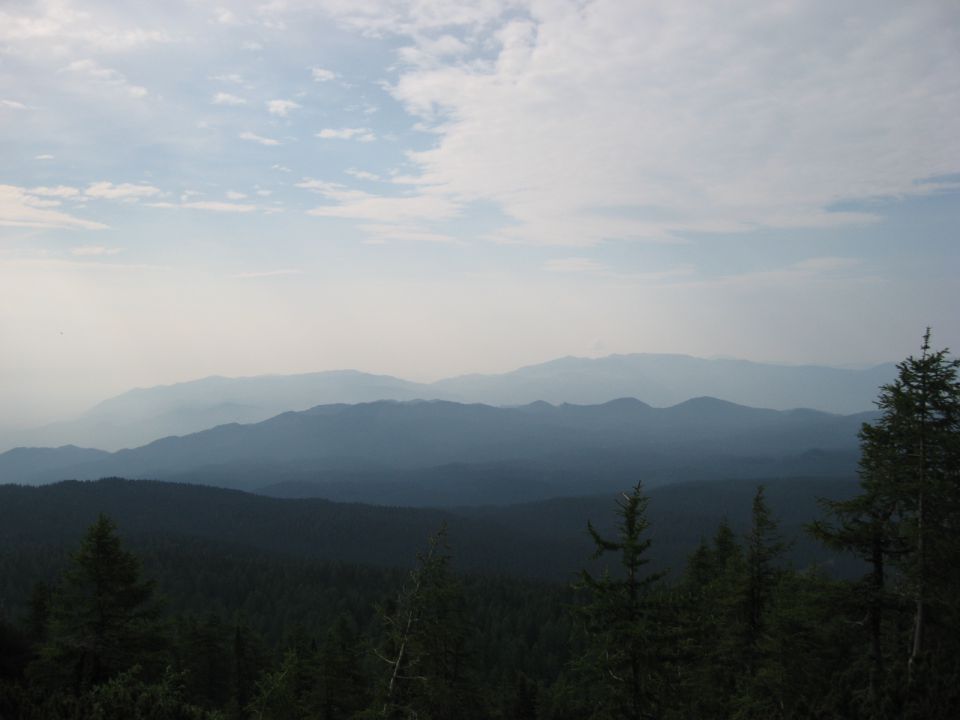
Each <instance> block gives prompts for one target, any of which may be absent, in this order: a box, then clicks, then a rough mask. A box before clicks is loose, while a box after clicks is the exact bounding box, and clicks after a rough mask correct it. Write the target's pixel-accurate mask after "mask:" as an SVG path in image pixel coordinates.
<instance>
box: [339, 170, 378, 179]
mask: <svg viewBox="0 0 960 720" xmlns="http://www.w3.org/2000/svg"><path fill="white" fill-rule="evenodd" d="M344 172H346V173H347V175H350V176H351V177H355V178H356V179H357V180H370V181H375V180H380V176H379V175H377V174H376V173H372V172H368V171H366V170H355V169H354V168H349V169H347V170H345V171H344Z"/></svg>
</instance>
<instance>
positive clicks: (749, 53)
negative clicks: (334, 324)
mask: <svg viewBox="0 0 960 720" xmlns="http://www.w3.org/2000/svg"><path fill="white" fill-rule="evenodd" d="M510 4H511V3H507V2H504V3H499V2H487V3H482V6H480V7H477V8H474V7H466V6H464V4H462V3H459V4H458V3H440V4H439V5H430V6H429V9H428V6H427V5H426V4H420V3H414V4H406V3H387V4H384V3H378V4H376V5H375V6H370V7H362V8H356V7H354V6H353V4H350V5H347V4H346V3H344V4H339V3H338V4H336V5H335V9H334V12H335V13H337V14H338V15H339V17H340V18H341V20H342V21H343V22H344V23H346V24H348V25H351V26H354V27H357V28H360V29H361V30H363V31H364V32H370V33H380V34H386V33H391V34H396V35H399V36H401V37H402V38H404V39H406V40H407V41H408V46H407V47H408V49H406V50H403V51H402V52H401V59H402V60H404V59H405V61H407V62H409V63H411V64H409V65H407V66H405V67H401V70H400V75H399V77H398V80H397V81H396V83H395V84H393V85H392V86H391V87H390V91H391V92H392V93H393V95H394V97H395V98H396V99H397V100H399V101H400V102H401V103H403V105H404V107H405V108H406V109H407V111H408V112H409V113H411V114H412V115H414V116H415V117H416V118H417V120H418V121H419V123H420V124H421V127H423V128H424V129H426V130H429V131H430V132H432V133H435V134H436V137H437V142H436V144H435V146H434V147H433V148H431V149H429V150H426V151H423V152H418V153H414V154H412V155H411V159H412V160H413V161H414V162H415V163H416V164H417V165H419V168H420V172H419V177H420V178H421V179H422V180H423V181H424V184H425V185H426V186H428V187H431V188H434V189H435V190H434V191H432V192H435V193H444V194H446V195H447V196H448V197H449V198H450V199H451V201H452V202H455V203H457V204H459V205H461V206H466V205H467V204H469V203H471V202H474V201H480V202H484V203H492V204H494V205H496V206H499V207H500V208H501V209H502V211H503V212H504V214H505V215H506V216H507V217H508V218H509V222H508V224H506V226H505V227H503V228H502V229H501V230H499V231H498V232H497V233H495V234H494V235H493V236H494V237H495V238H496V239H498V240H499V241H501V242H524V243H539V244H556V245H570V246H573V245H590V244H595V243H598V242H601V241H603V240H605V239H609V238H637V239H647V240H658V241H664V240H670V239H671V238H676V237H677V236H682V235H683V234H685V233H690V232H732V231H738V232H742V231H749V230H751V229H754V228H758V227H828V226H837V225H843V224H851V223H863V222H867V221H869V220H870V216H869V213H866V212H833V211H831V209H832V208H834V207H835V206H837V205H838V204H840V203H843V202H845V201H850V200H853V201H856V200H862V199H868V198H874V197H878V196H880V197H890V196H894V197H896V196H902V195H912V194H919V193H925V192H933V189H932V188H931V187H929V186H925V185H923V184H917V183H916V181H917V180H918V179H921V178H926V177H931V176H934V175H946V174H950V173H955V172H957V170H958V169H960V136H958V135H957V134H956V133H955V132H953V127H954V125H955V118H956V117H958V116H960V88H958V86H957V84H956V77H957V74H958V64H957V63H956V62H944V61H943V58H955V57H956V52H955V47H956V45H955V42H956V38H955V37H954V35H953V34H952V32H951V30H950V28H952V27H955V26H956V23H957V22H960V17H958V10H957V8H956V7H952V6H948V5H945V4H940V3H922V4H920V5H916V4H910V5H904V4H902V3H894V2H883V3H871V4H869V5H850V4H841V5H837V4H836V3H830V2H826V0H823V1H820V2H810V3H796V4H794V3H775V4H773V5H769V4H768V5H757V4H756V3H753V2H748V1H747V0H740V1H739V2H734V3H733V4H732V5H731V4H729V3H728V4H724V5H722V6H720V5H716V6H714V5H707V6H704V5H703V4H702V3H699V2H692V0H688V1H684V0H675V1H672V2H669V3H667V2H662V3H656V2H650V3H639V4H638V3H632V2H623V1H620V0H596V1H595V2H591V3H586V4H584V3H580V2H574V1H572V0H569V1H565V0H558V1H557V2H532V3H529V4H524V7H525V9H526V10H527V11H528V12H527V13H523V14H521V13H504V9H505V8H506V7H507V6H508V5H510ZM457 26H459V27H460V28H461V31H460V32H457V33H456V34H455V35H456V36H455V37H453V39H452V40H443V37H444V34H450V30H449V29H448V28H449V27H457ZM441 41H442V42H441ZM460 42H464V43H467V44H468V45H470V47H469V48H467V49H465V48H463V47H461V46H460ZM484 42H486V45H484ZM491 50H492V51H493V53H492V55H491ZM478 58H479V59H478ZM336 133H337V131H336V130H330V131H327V135H326V137H331V138H332V137H341V136H340V135H338V134H336ZM321 137H323V135H321Z"/></svg>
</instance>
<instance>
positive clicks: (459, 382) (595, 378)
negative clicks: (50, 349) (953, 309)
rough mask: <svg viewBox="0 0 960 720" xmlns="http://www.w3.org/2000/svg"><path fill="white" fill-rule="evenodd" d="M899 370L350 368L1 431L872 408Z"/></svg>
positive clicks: (41, 442)
mask: <svg viewBox="0 0 960 720" xmlns="http://www.w3.org/2000/svg"><path fill="white" fill-rule="evenodd" d="M894 373H895V369H894V366H893V365H891V364H885V365H878V366H876V367H874V368H869V369H865V370H850V369H838V368H830V367H820V366H812V365H810V366H788V365H772V364H765V363H755V362H749V361H746V360H722V359H715V360H707V359H703V358H696V357H690V356H687V355H658V354H635V355H611V356H609V357H604V358H595V359H594V358H574V357H568V358H561V359H558V360H553V361H550V362H546V363H541V364H538V365H531V366H529V367H524V368H520V369H517V370H514V371H511V372H507V373H502V374H496V375H466V376H462V377H454V378H448V379H444V380H440V381H437V382H434V383H416V382H410V381H407V380H402V379H399V378H395V377H391V376H388V375H373V374H369V373H362V372H357V371H353V370H342V371H329V372H317V373H307V374H301V375H263V376H254V377H241V378H226V377H209V378H204V379H200V380H194V381H190V382H184V383H177V384H173V385H163V386H157V387H151V388H138V389H134V390H130V391H128V392H125V393H123V394H121V395H118V396H116V397H113V398H109V399H107V400H104V401H103V402H101V403H99V404H98V405H96V406H95V407H93V408H91V409H90V410H88V411H87V412H85V413H83V414H82V415H81V416H80V417H77V418H74V419H72V420H69V421H63V422H58V423H55V424H51V425H48V426H46V427H42V428H36V429H23V430H17V431H7V432H6V433H4V434H3V435H2V436H0V451H2V450H5V449H8V448H12V447H16V446H45V447H50V446H59V445H65V444H73V445H78V446H84V447H96V448H100V449H104V450H119V449H121V448H131V447H137V446H140V445H143V444H146V443H148V442H150V441H152V440H156V439H158V438H162V437H166V436H168V435H186V434H190V433H195V432H198V431H200V430H205V429H208V428H212V427H214V426H216V425H221V424H226V423H234V422H236V423H255V422H260V421H262V420H266V419H268V418H270V417H273V416H275V415H278V414H280V413H282V412H286V411H300V410H306V409H308V408H311V407H314V406H316V405H329V404H337V403H345V404H356V403H367V402H373V401H377V400H414V399H422V400H433V399H437V400H450V401H455V402H461V403H483V404H487V405H523V404H529V403H533V402H536V401H538V400H543V401H546V402H548V403H552V404H562V403H575V404H587V405H591V404H602V403H605V402H608V401H610V400H614V399H617V398H624V397H630V398H636V399H639V400H641V401H643V402H645V403H647V404H649V405H652V406H655V407H667V406H672V405H676V404H678V403H682V402H684V401H686V400H689V399H691V398H695V397H699V396H710V397H716V398H720V399H723V400H726V401H728V402H733V403H737V404H741V405H748V406H753V407H763V408H772V409H777V410H788V409H793V408H813V409H816V410H821V411H824V412H833V413H846V414H849V413H857V412H862V411H867V410H871V409H872V408H873V399H874V398H875V397H876V394H877V388H878V387H879V386H880V385H881V384H883V383H886V382H889V381H890V380H891V379H892V378H893V376H894Z"/></svg>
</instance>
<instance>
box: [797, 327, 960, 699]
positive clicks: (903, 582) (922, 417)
mask: <svg viewBox="0 0 960 720" xmlns="http://www.w3.org/2000/svg"><path fill="white" fill-rule="evenodd" d="M958 368H960V360H957V359H951V358H950V357H949V351H948V350H946V349H944V350H939V351H932V350H931V347H930V330H929V328H928V329H927V331H926V333H925V334H924V338H923V344H922V346H921V354H920V356H919V357H914V356H910V357H908V358H907V359H906V360H904V361H903V362H901V363H898V365H897V369H898V375H897V378H896V379H895V380H894V381H893V382H892V383H890V384H887V385H884V386H883V387H882V388H881V390H880V395H879V398H878V400H877V406H878V408H879V410H880V417H879V418H878V419H877V420H876V421H875V422H873V423H864V425H863V428H862V429H861V432H860V448H861V459H860V485H861V490H862V492H861V494H860V495H858V496H857V497H855V498H853V499H851V500H848V501H840V502H830V501H826V502H824V506H825V508H826V510H827V512H828V519H827V520H824V521H821V522H818V523H815V524H814V525H813V526H812V530H813V532H814V534H815V535H816V536H818V537H820V538H821V539H822V540H824V541H825V542H827V543H828V544H830V545H832V546H834V547H837V548H839V549H844V550H848V551H852V552H854V553H856V554H858V555H859V556H860V557H862V558H863V559H864V560H866V561H867V562H868V563H869V564H870V574H869V575H868V576H867V577H866V578H865V579H864V580H863V581H862V582H861V583H860V586H859V587H860V590H861V592H860V593H859V597H860V598H861V603H860V604H861V608H862V610H865V626H866V627H867V628H868V631H869V650H868V657H869V666H870V670H869V683H868V699H869V703H868V706H869V707H870V708H872V709H871V710H869V712H872V713H874V714H878V713H880V712H881V710H880V709H879V708H880V703H881V702H882V701H883V698H882V697H881V696H880V691H881V689H882V690H884V692H885V694H886V695H887V696H890V694H891V692H893V689H892V688H891V687H890V685H891V683H890V682H889V680H890V678H891V677H893V678H896V677H897V676H898V674H902V671H903V669H905V670H906V676H907V680H908V686H909V687H908V688H907V690H906V695H904V697H903V698H901V699H900V700H899V701H897V702H902V703H905V705H904V708H905V709H903V710H901V711H900V714H902V713H905V712H908V711H909V708H911V707H913V708H915V709H916V708H923V709H922V710H915V711H916V712H917V713H919V714H921V715H926V716H928V717H934V716H937V713H940V709H938V708H942V706H941V704H940V701H941V700H943V697H942V693H941V691H939V690H931V688H935V687H937V684H938V683H940V682H942V681H943V678H944V677H946V676H947V675H949V676H951V677H954V678H955V675H956V672H957V671H958V668H957V667H956V665H957V663H956V661H955V658H956V654H957V650H958V649H960V647H958V641H960V639H958V634H957V632H956V630H955V628H956V626H957V622H958V621H960V612H958V609H957V602H956V597H957V593H958V592H960V575H958V567H960V538H958V530H960V382H958V379H957V373H958ZM891 570H892V571H893V574H892V578H891ZM896 596H899V597H900V598H901V599H902V600H903V601H906V602H907V603H909V606H910V608H911V610H910V612H909V615H910V619H909V626H910V629H909V633H908V635H909V637H903V636H902V635H900V634H899V633H897V634H896V636H895V637H893V638H892V641H890V642H888V641H887V640H886V636H887V635H888V634H889V632H896V626H897V625H900V626H902V625H903V623H902V622H901V621H900V620H901V619H902V617H903V614H902V612H900V613H898V615H899V617H894V618H893V620H897V621H898V622H896V623H894V622H890V623H888V622H887V616H888V615H891V614H893V612H894V611H897V610H902V609H903V606H902V605H901V606H899V607H896V602H895V600H896ZM931 623H933V624H934V625H935V626H936V627H937V632H936V633H935V634H931V633H930V632H929V627H930V626H931ZM888 625H891V626H893V627H892V628H891V630H890V631H889V632H888V630H887V627H888ZM933 645H937V646H938V648H939V651H938V652H937V653H936V655H937V656H938V657H937V660H938V661H939V665H940V667H939V669H934V670H933V671H931V668H930V665H929V663H927V662H926V659H927V657H926V656H927V655H928V654H929V651H930V650H931V647H932V646H933ZM898 646H899V647H901V648H902V647H906V648H908V650H907V652H906V653H905V655H904V654H901V653H902V650H896V649H895V648H897V647H898ZM898 655H899V657H897V656H898ZM900 663H904V664H900ZM904 665H905V667H904ZM937 673H939V675H937V677H934V675H935V674H937ZM944 673H946V674H947V675H944ZM951 682H952V681H951ZM954 684H955V683H954ZM931 693H935V694H936V693H940V694H941V697H939V698H934V697H933V696H932V695H931ZM953 696H954V698H955V699H954V700H953V701H948V702H956V694H954V695H953ZM930 703H933V705H931V704H930ZM954 708H955V706H954ZM911 712H912V711H911Z"/></svg>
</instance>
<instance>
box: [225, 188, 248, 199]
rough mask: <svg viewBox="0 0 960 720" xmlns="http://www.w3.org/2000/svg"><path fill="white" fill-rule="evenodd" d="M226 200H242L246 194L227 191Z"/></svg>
mask: <svg viewBox="0 0 960 720" xmlns="http://www.w3.org/2000/svg"><path fill="white" fill-rule="evenodd" d="M225 194H226V196H227V200H243V199H244V198H245V197H246V196H247V194H246V193H242V192H237V191H236V190H228V191H227V192H226V193H225Z"/></svg>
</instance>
